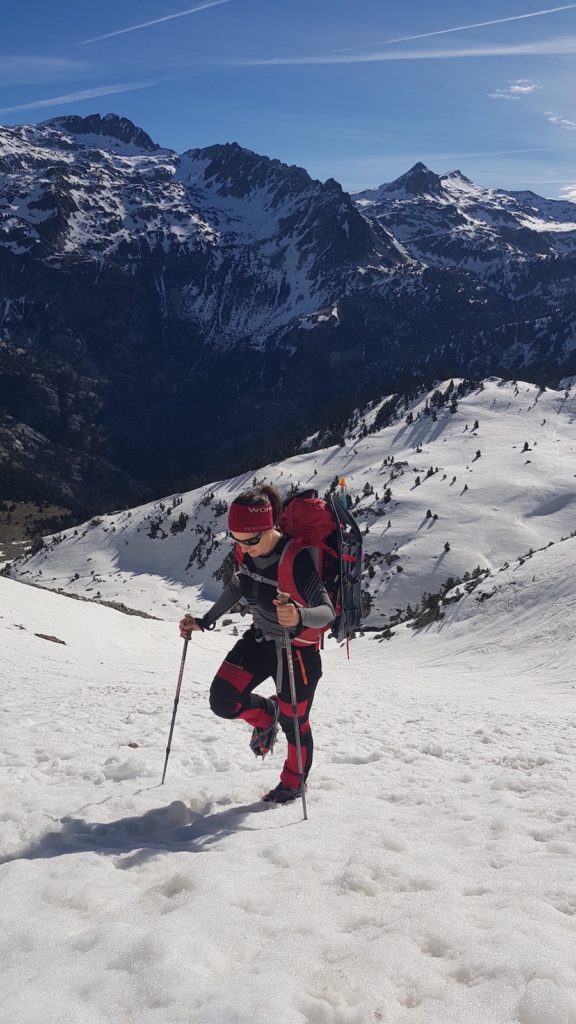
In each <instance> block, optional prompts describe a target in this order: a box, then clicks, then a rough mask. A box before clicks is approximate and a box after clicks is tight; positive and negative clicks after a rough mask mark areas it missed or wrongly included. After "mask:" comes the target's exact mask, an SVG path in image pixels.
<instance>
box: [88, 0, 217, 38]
mask: <svg viewBox="0 0 576 1024" xmlns="http://www.w3.org/2000/svg"><path fill="white" fill-rule="evenodd" d="M228 3H230V0H207V3H204V4H198V5H197V6H196V7H188V8H187V10H185V11H178V13H177V14H166V15H165V17H163V18H154V20H153V21H142V22H140V24H138V25H130V26H129V28H120V29H118V31H117V32H106V34H105V35H103V36H94V37H93V38H92V39H81V40H80V42H79V43H74V45H75V46H87V44H88V43H98V42H99V41H100V40H101V39H112V37H113V36H123V35H124V34H125V33H126V32H136V31H137V30H138V29H140V28H149V27H150V26H151V25H160V24H161V23H162V22H163V21H173V20H174V18H185V17H186V15H187V14H196V12H197V11H205V10H206V9H207V8H208V7H219V6H220V4H228Z"/></svg>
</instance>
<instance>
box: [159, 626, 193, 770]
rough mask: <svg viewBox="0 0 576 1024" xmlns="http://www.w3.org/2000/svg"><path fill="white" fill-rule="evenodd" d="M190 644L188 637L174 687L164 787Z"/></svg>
mask: <svg viewBox="0 0 576 1024" xmlns="http://www.w3.org/2000/svg"><path fill="white" fill-rule="evenodd" d="M189 643H190V637H186V639H185V640H184V649H183V651H182V660H181V662H180V672H179V673H178V685H177V687H176V696H175V698H174V710H173V712H172V721H171V723H170V734H169V736H168V746H167V747H166V759H165V761H164V771H163V772H162V782H161V783H160V785H161V786H163V785H164V779H165V778H166V769H167V767H168V758H169V757H170V747H171V745H172V733H173V732H174V723H175V721H176V712H177V710H178V701H179V700H180V687H181V686H182V676H183V675H184V664H185V661H186V651H187V650H188V644H189Z"/></svg>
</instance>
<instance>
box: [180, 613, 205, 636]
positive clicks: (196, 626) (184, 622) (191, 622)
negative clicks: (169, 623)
mask: <svg viewBox="0 0 576 1024" xmlns="http://www.w3.org/2000/svg"><path fill="white" fill-rule="evenodd" d="M178 625H179V626H180V636H182V637H184V639H185V640H189V639H190V637H191V635H192V633H197V632H202V626H201V625H200V623H199V622H197V620H196V619H195V618H194V617H193V616H192V615H188V614H186V615H185V616H184V618H183V619H180V622H179V623H178Z"/></svg>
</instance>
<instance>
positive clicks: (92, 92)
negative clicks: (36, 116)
mask: <svg viewBox="0 0 576 1024" xmlns="http://www.w3.org/2000/svg"><path fill="white" fill-rule="evenodd" d="M157 84H158V80H155V81H147V82H119V83H118V84H117V85H103V86H101V87H100V88H99V89H83V90H82V91H81V92H70V93H66V94H65V95H64V96H52V97H51V98H50V99H47V100H34V101H33V102H32V103H20V104H19V105H18V106H17V107H2V108H1V109H0V114H12V113H14V111H16V110H34V109H35V108H36V107H52V106H54V105H58V104H64V103H77V102H79V101H80V100H92V99H95V98H96V97H97V96H110V95H113V94H114V93H120V92H134V91H135V90H136V89H148V88H150V86H152V85H157Z"/></svg>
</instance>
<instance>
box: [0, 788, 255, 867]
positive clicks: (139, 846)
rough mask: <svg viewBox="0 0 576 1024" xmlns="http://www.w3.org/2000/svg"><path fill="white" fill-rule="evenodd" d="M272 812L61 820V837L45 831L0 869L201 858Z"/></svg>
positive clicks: (179, 806)
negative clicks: (159, 856)
mask: <svg viewBox="0 0 576 1024" xmlns="http://www.w3.org/2000/svg"><path fill="white" fill-rule="evenodd" d="M267 810H269V805H267V804H264V805H263V804H261V803H256V804H245V805H243V806H241V807H233V808H230V807H228V808H226V809H225V810H223V811H218V812H217V813H215V814H210V813H198V812H196V811H192V810H190V808H189V807H187V806H186V804H184V803H183V802H182V801H181V800H175V801H174V802H173V803H171V804H170V805H169V806H168V807H157V808H154V809H153V810H151V811H147V812H146V813H145V814H142V815H139V816H136V817H131V818H119V819H118V821H110V822H91V821H85V820H83V819H82V818H62V819H61V823H62V828H61V830H60V831H59V832H47V833H46V834H45V835H44V836H42V837H41V838H40V839H39V840H38V841H37V842H35V843H31V844H30V845H29V846H27V847H24V849H22V850H20V851H19V852H18V853H13V854H8V855H7V856H5V857H1V858H0V864H6V863H8V862H9V861H13V860H35V859H37V858H48V857H60V856H62V855H63V854H68V853H86V852H91V853H102V854H110V855H119V854H122V853H129V852H130V851H132V850H134V851H138V857H137V858H132V859H131V860H130V862H126V861H125V862H123V865H122V866H125V867H131V866H133V865H134V864H136V863H142V862H143V861H144V860H147V859H148V858H149V857H153V856H155V855H156V853H157V852H158V851H159V850H169V851H174V850H180V851H183V852H187V853H198V852H199V851H201V850H204V849H206V847H207V846H210V845H212V844H213V843H216V842H218V840H220V839H223V838H224V837H225V836H228V835H231V834H233V833H234V832H250V831H253V829H251V828H248V827H246V826H245V825H244V824H243V822H244V819H245V818H246V816H247V815H248V814H254V813H259V812H262V811H267Z"/></svg>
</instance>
